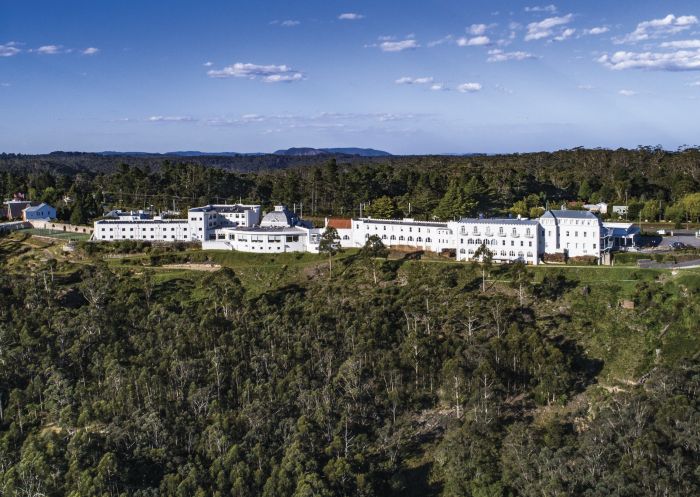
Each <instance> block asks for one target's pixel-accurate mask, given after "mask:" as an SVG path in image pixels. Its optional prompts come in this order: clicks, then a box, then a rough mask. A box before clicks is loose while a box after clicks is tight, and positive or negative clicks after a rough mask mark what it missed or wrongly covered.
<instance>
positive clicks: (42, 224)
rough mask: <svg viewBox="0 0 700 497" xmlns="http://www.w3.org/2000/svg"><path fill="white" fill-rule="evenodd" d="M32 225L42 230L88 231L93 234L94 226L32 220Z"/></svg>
mask: <svg viewBox="0 0 700 497" xmlns="http://www.w3.org/2000/svg"><path fill="white" fill-rule="evenodd" d="M31 224H32V227H33V228H36V229H41V230H54V231H65V232H66V233H87V234H92V232H93V230H94V228H93V227H92V226H76V225H74V224H64V223H58V222H55V221H32V222H31Z"/></svg>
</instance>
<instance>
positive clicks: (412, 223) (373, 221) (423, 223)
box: [358, 217, 447, 228]
mask: <svg viewBox="0 0 700 497" xmlns="http://www.w3.org/2000/svg"><path fill="white" fill-rule="evenodd" d="M358 221H363V222H365V223H369V224H399V225H405V226H428V227H431V228H447V223H440V222H432V221H416V220H414V219H372V218H369V217H367V218H365V217H362V218H360V219H358Z"/></svg>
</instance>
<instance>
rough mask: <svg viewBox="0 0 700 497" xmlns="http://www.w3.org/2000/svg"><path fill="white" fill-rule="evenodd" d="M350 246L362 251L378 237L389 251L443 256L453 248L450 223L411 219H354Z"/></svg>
mask: <svg viewBox="0 0 700 497" xmlns="http://www.w3.org/2000/svg"><path fill="white" fill-rule="evenodd" d="M351 232H352V235H351V244H349V245H348V246H353V247H363V246H364V244H365V243H366V241H367V239H368V238H369V237H370V236H372V235H377V236H378V237H379V238H380V239H381V240H382V242H383V243H384V245H385V246H387V247H396V246H403V247H414V248H416V249H420V250H430V251H434V252H440V251H441V250H442V249H443V248H454V245H452V243H453V242H452V234H451V231H450V229H449V228H448V226H447V223H429V222H425V221H414V220H412V219H401V220H399V219H396V220H392V219H353V220H352V228H351Z"/></svg>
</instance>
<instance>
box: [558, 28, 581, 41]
mask: <svg viewBox="0 0 700 497" xmlns="http://www.w3.org/2000/svg"><path fill="white" fill-rule="evenodd" d="M575 32H576V30H575V29H574V28H567V29H565V30H564V31H562V32H561V34H560V35H559V36H555V37H554V39H555V40H556V41H564V40H566V39H567V38H571V37H572V36H573V34H574V33H575Z"/></svg>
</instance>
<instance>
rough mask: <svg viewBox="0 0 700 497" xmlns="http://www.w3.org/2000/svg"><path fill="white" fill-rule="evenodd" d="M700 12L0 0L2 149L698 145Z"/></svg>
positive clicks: (450, 4)
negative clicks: (15, 0) (20, 0)
mask: <svg viewBox="0 0 700 497" xmlns="http://www.w3.org/2000/svg"><path fill="white" fill-rule="evenodd" d="M698 111H700V5H698V3H697V1H689V0H686V1H663V2H660V1H654V2H652V1H647V2H644V1H631V0H629V1H613V0H607V1H599V0H586V1H584V0H580V1H567V2H558V3H555V4H550V3H548V2H541V3H537V2H516V1H498V0H495V1H489V2H473V1H465V0H461V1H457V0H434V1H431V2H426V1H411V0H404V1H392V2H388V1H379V0H375V1H340V0H325V1H309V0H304V1H300V2H290V1H267V0H257V1H255V0H245V1H243V0H228V1H199V2H195V1H182V0H169V1H155V0H152V1H148V2H143V1H138V2H137V1H132V0H121V1H108V0H103V1H100V2H94V1H90V2H88V1H70V0H65V1H60V2H56V1H50V2H48V1H46V2H43V1H42V2H33V1H30V0H27V1H23V2H6V1H2V3H1V4H0V151H4V152H21V153H40V152H49V151H52V150H81V151H100V150H121V151H127V150H131V151H133V150H139V151H153V152H164V151H171V150H203V151H240V152H256V151H273V150H275V149H278V148H287V147H291V146H314V147H341V146H360V147H374V148H380V149H384V150H388V151H390V152H393V153H401V154H409V153H462V152H489V153H493V152H519V151H520V152H526V151H535V150H555V149H560V148H570V147H576V146H587V147H635V146H637V145H640V144H641V145H657V144H661V145H662V146H664V147H666V148H671V149H673V148H676V147H678V146H682V145H694V144H698V142H700V140H699V139H698V131H699V130H700V125H698V120H697V115H698Z"/></svg>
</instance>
